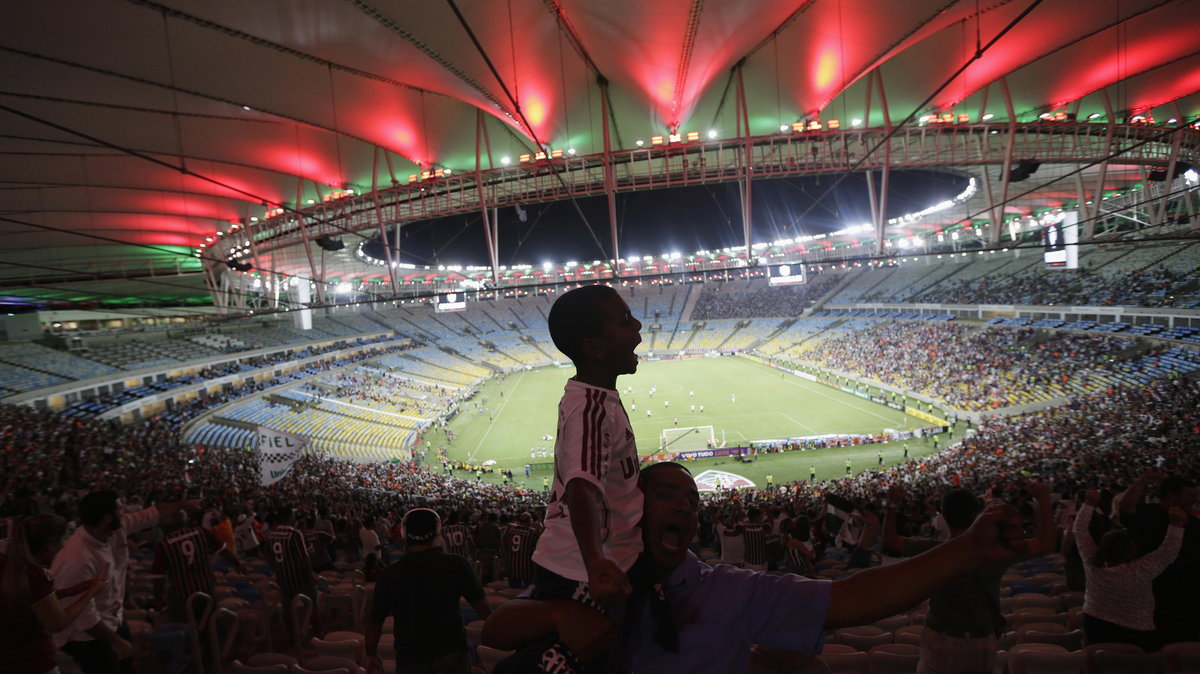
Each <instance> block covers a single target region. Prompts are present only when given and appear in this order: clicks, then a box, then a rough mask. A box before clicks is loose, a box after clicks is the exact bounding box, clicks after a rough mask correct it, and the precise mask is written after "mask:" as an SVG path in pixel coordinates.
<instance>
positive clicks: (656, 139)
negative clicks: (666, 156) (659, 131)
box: [650, 136, 663, 145]
mask: <svg viewBox="0 0 1200 674" xmlns="http://www.w3.org/2000/svg"><path fill="white" fill-rule="evenodd" d="M650 144H651V145H662V144H663V137H662V136H651V137H650Z"/></svg>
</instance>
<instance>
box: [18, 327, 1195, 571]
mask: <svg viewBox="0 0 1200 674" xmlns="http://www.w3.org/2000/svg"><path fill="white" fill-rule="evenodd" d="M1034 334H1035V333H1034V332H1033V331H1028V330H1003V331H997V330H990V331H986V332H979V333H976V332H972V331H971V329H970V328H968V327H964V326H960V325H954V324H948V325H945V324H927V323H902V322H895V323H884V324H880V325H879V326H877V327H875V328H872V329H869V330H864V331H861V332H858V333H853V334H851V335H849V336H848V337H847V338H846V339H843V340H838V341H836V342H827V343H825V344H823V345H821V346H820V347H819V348H818V349H817V350H815V351H814V352H811V353H810V356H812V357H814V358H816V357H819V358H821V359H822V362H821V364H822V366H825V367H831V368H834V369H838V370H843V371H848V372H854V373H856V374H863V375H864V376H871V377H872V378H875V379H879V380H882V381H887V382H889V383H893V384H896V385H897V386H901V387H903V388H906V389H908V390H931V391H939V390H940V391H948V392H949V393H947V394H946V400H947V401H948V402H949V401H950V396H952V395H956V393H955V391H958V392H963V391H965V393H962V394H961V395H962V397H961V398H957V399H955V400H956V401H958V402H960V403H963V402H966V403H971V402H975V403H976V404H979V403H980V402H981V401H982V403H983V404H987V402H988V401H989V400H991V399H992V398H989V397H988V396H993V395H997V393H996V389H997V387H998V383H997V382H1001V383H1002V384H1003V386H1011V387H1020V388H1031V387H1036V386H1039V385H1042V384H1043V383H1046V382H1053V381H1061V380H1062V379H1063V378H1066V379H1071V378H1072V377H1076V376H1079V375H1081V374H1082V373H1086V372H1087V371H1088V370H1089V369H1090V368H1094V367H1099V366H1101V365H1102V363H1103V361H1104V359H1105V358H1106V357H1108V356H1111V355H1112V354H1113V352H1114V350H1116V349H1119V348H1123V347H1122V346H1121V345H1119V344H1118V343H1117V342H1115V341H1113V340H1112V339H1111V338H1107V337H1101V336H1093V335H1069V336H1067V335H1061V336H1053V337H1051V338H1050V339H1049V340H1048V341H1038V342H1036V343H1027V342H1029V340H1030V339H1031V338H1032V337H1033V336H1034ZM909 355H911V358H910V357H908V356H909ZM364 357H366V356H359V357H355V359H357V360H361V359H362V358H364ZM355 359H350V360H347V361H334V362H330V363H322V364H320V365H319V366H316V368H317V370H318V371H320V370H328V369H331V368H335V367H340V366H342V365H345V364H346V363H347V362H353V361H354V360H355ZM866 364H871V366H872V367H874V368H876V369H875V370H868V369H867V368H866ZM942 370H944V372H942ZM992 373H1000V374H999V375H997V376H998V377H1003V379H988V378H987V377H989V376H991V374H992ZM976 380H979V381H982V382H983V383H984V386H985V387H986V388H981V389H978V390H974V389H971V388H969V387H970V385H971V383H972V382H973V381H976ZM277 383H279V382H278V381H264V382H258V383H255V384H253V385H245V386H237V387H231V388H229V389H227V390H225V391H223V392H221V393H218V394H216V395H213V396H211V397H209V398H206V399H200V400H196V401H193V402H191V403H188V404H183V405H179V406H177V407H176V408H174V409H173V410H171V411H169V412H166V413H163V414H160V415H158V416H155V417H153V418H151V419H148V420H146V421H145V422H144V423H142V424H139V425H136V426H120V425H117V424H113V423H108V422H102V421H99V420H95V419H72V418H67V417H64V416H63V415H59V414H54V413H48V412H42V411H37V410H33V409H30V408H25V407H11V406H0V474H3V475H6V476H8V481H7V484H5V485H3V486H2V488H3V492H2V493H0V515H4V516H9V515H26V514H32V513H48V512H53V513H57V514H60V515H62V516H63V517H64V518H65V519H68V520H75V519H76V512H75V508H76V507H77V504H78V498H79V497H80V496H81V494H82V493H84V492H87V491H94V490H99V489H114V490H117V491H119V492H120V493H121V494H122V495H123V496H124V497H125V498H126V500H127V501H128V502H130V503H132V504H139V503H145V504H149V503H154V502H157V503H170V502H180V501H183V500H185V499H192V498H204V499H206V501H207V505H208V507H209V508H211V509H212V511H213V512H214V513H216V514H215V515H214V517H223V518H228V519H230V520H235V519H242V520H244V521H249V522H253V521H254V520H255V519H256V518H261V519H264V520H265V519H266V516H265V514H266V513H269V512H272V511H276V510H279V509H289V510H290V509H296V510H298V511H299V515H300V516H299V518H298V520H297V526H298V527H299V528H301V529H303V530H305V531H307V532H309V533H311V534H313V536H312V538H313V539H314V540H320V538H321V537H320V536H318V535H317V533H318V532H321V531H329V532H332V533H331V535H330V537H329V540H330V546H329V549H328V550H325V551H324V553H323V554H324V557H322V556H320V555H321V554H322V553H321V551H320V550H319V549H318V550H316V552H315V553H314V562H313V563H314V566H315V567H318V566H325V565H332V563H333V561H334V559H335V556H336V555H337V554H338V553H337V551H340V554H341V555H342V556H343V558H344V559H355V558H357V557H359V556H363V555H365V554H368V551H366V550H364V549H363V548H362V543H361V541H363V540H365V539H364V536H363V535H362V531H361V529H363V528H367V527H370V528H373V529H376V530H378V532H379V534H380V535H381V537H382V538H384V539H386V537H387V536H389V535H392V536H393V538H395V533H394V531H393V526H394V525H395V523H396V522H397V521H398V520H399V517H400V515H401V514H402V513H403V512H404V511H406V510H407V509H409V508H411V507H414V506H424V507H430V508H433V509H436V510H439V511H441V512H442V513H443V514H445V515H446V516H447V520H448V521H450V520H453V521H455V522H461V523H463V524H464V525H466V526H468V527H469V529H470V530H471V531H472V532H473V533H474V535H475V539H476V540H475V541H474V544H475V546H476V547H477V548H478V549H479V550H480V551H481V554H480V558H481V559H483V558H486V557H487V553H488V552H489V551H495V550H497V549H498V545H499V543H498V541H499V531H500V526H501V525H502V524H504V523H505V522H508V521H512V520H518V519H519V518H520V516H521V514H522V513H530V512H531V513H533V514H534V517H535V518H536V517H537V515H538V513H539V510H540V509H541V507H542V506H544V505H545V502H544V500H545V495H544V494H543V493H541V492H537V491H529V490H524V489H521V488H518V487H515V486H510V485H493V484H486V483H481V482H478V481H476V480H471V479H468V480H461V479H458V478H457V477H455V476H454V475H453V474H445V473H442V472H439V471H436V470H434V469H431V468H429V467H427V466H424V465H421V464H420V463H417V462H399V461H398V462H391V463H373V464H362V463H351V462H346V461H341V460H337V459H334V458H330V457H328V456H324V455H320V454H310V455H307V456H304V457H303V458H301V459H300V460H299V461H298V462H297V463H296V464H295V466H293V468H292V471H291V474H290V475H289V476H288V477H287V478H286V479H284V480H283V481H280V482H278V483H277V484H275V485H272V486H270V487H262V486H260V481H259V477H260V476H259V468H258V461H257V456H256V455H255V454H254V453H253V452H252V451H248V450H245V449H219V448H205V447H193V446H188V445H187V444H185V443H183V442H182V441H181V439H180V430H181V428H182V426H183V424H184V423H186V421H187V420H189V419H191V418H194V417H195V416H196V415H197V414H200V413H202V412H203V411H205V410H207V409H210V408H211V407H212V406H214V405H219V404H222V403H224V402H227V401H229V400H233V399H236V398H238V397H241V396H244V395H247V394H250V393H253V392H254V391H256V390H261V389H263V388H266V387H269V386H273V385H276V384H277ZM333 383H335V384H336V385H335V386H334V390H336V391H337V392H338V393H339V394H340V395H344V396H351V397H352V396H365V398H364V401H369V400H370V399H371V397H372V396H375V395H378V394H379V392H378V391H375V390H374V389H372V388H370V386H368V385H367V384H366V383H364V381H363V380H361V379H359V378H356V376H355V375H353V374H345V375H335V376H334V379H333ZM964 387H967V388H964ZM427 393H430V394H431V395H432V394H437V393H438V391H437V390H436V387H435V389H434V390H429V391H427ZM973 396H983V397H982V398H980V399H978V400H976V398H975V397H973ZM1198 435H1200V382H1197V381H1195V380H1190V379H1185V378H1176V379H1169V380H1168V379H1161V380H1155V381H1152V382H1150V383H1149V384H1147V385H1146V386H1140V387H1134V386H1124V385H1115V386H1112V387H1110V388H1106V389H1102V390H1098V391H1094V392H1092V393H1088V394H1086V395H1076V396H1072V397H1070V398H1069V399H1068V400H1067V401H1066V403H1065V404H1063V405H1061V406H1058V407H1053V408H1050V409H1046V410H1043V411H1039V412H1035V413H1030V414H1025V415H1021V416H1013V417H999V416H995V417H985V418H984V420H983V421H982V422H980V423H979V424H977V425H976V426H975V427H974V428H972V429H971V430H970V431H969V432H968V433H967V434H966V436H965V437H963V438H962V440H961V441H960V442H959V443H957V444H954V445H952V446H950V447H947V448H946V449H944V450H943V451H942V452H940V453H938V454H935V455H932V456H927V457H922V458H917V459H912V460H909V461H906V462H903V463H901V464H899V465H895V466H892V467H889V468H886V469H881V470H869V471H866V472H863V473H860V474H858V475H855V476H850V477H846V478H844V479H838V480H830V481H825V482H820V483H817V482H813V481H808V480H805V479H803V476H798V475H797V476H781V477H783V479H781V480H779V482H778V483H777V484H772V485H771V487H770V488H769V489H761V490H748V491H747V490H722V491H717V492H714V493H708V494H706V495H705V496H704V497H703V499H702V501H701V504H700V522H701V528H700V536H699V540H698V541H696V542H695V543H696V546H697V547H700V546H703V547H710V548H716V549H720V547H721V537H720V532H721V531H722V530H723V529H729V528H730V527H734V528H736V527H737V526H738V525H739V524H740V523H742V522H743V521H744V522H746V523H750V524H752V525H755V526H752V527H747V530H756V531H762V532H769V533H765V534H764V535H763V536H761V537H753V538H755V540H753V541H752V540H751V538H752V537H745V536H744V535H743V554H744V555H745V557H744V559H743V561H744V563H747V564H750V563H751V560H750V556H751V551H750V550H749V549H747V548H746V547H745V546H749V545H751V544H753V545H756V546H757V545H759V544H760V543H759V541H758V540H757V539H758V538H761V545H762V546H764V547H765V550H764V551H762V554H760V553H759V551H757V550H756V551H754V561H753V562H752V563H753V564H754V565H755V566H759V565H764V566H765V565H769V566H775V567H778V568H785V569H791V570H795V571H800V572H804V573H812V572H813V571H814V569H815V565H816V564H817V563H819V562H820V560H821V556H822V554H823V550H824V549H825V548H827V547H829V546H834V545H838V544H839V538H840V539H841V540H840V544H844V545H846V546H847V547H849V548H855V546H856V543H857V544H861V543H862V541H863V540H864V539H863V538H862V535H863V533H865V532H868V531H869V532H871V535H872V536H874V535H875V534H877V533H878V526H879V522H878V517H877V515H876V514H875V513H876V512H877V511H878V510H879V509H880V508H881V506H882V504H883V501H884V498H885V494H886V493H887V491H888V489H889V488H890V487H893V486H897V485H902V486H903V487H904V490H905V491H906V492H907V494H908V495H909V498H908V499H907V500H906V501H905V502H904V504H903V507H902V509H901V511H900V513H899V514H898V515H899V517H900V518H901V523H900V525H899V526H900V529H901V531H903V532H904V533H905V534H906V535H907V534H918V533H927V534H929V535H931V536H933V537H937V536H939V535H942V532H940V531H939V530H938V525H937V524H936V516H935V515H936V510H937V498H938V497H939V496H940V495H941V494H942V493H944V492H945V491H946V490H947V489H950V488H953V487H961V488H965V489H967V490H969V491H971V492H973V493H975V494H979V495H991V496H994V497H998V498H1005V499H1006V500H1009V501H1010V502H1013V503H1015V504H1016V505H1017V506H1018V509H1020V510H1021V511H1022V512H1024V513H1025V514H1026V515H1027V517H1031V516H1032V513H1033V504H1032V498H1031V494H1030V492H1029V491H1028V490H1027V489H1026V484H1027V483H1028V482H1029V481H1030V480H1031V479H1034V478H1036V479H1038V480H1041V481H1043V482H1046V483H1048V484H1049V485H1052V487H1053V490H1054V492H1055V494H1056V495H1057V496H1056V498H1057V499H1058V500H1059V501H1060V504H1059V511H1058V512H1059V514H1060V516H1062V518H1063V521H1064V522H1065V518H1067V517H1069V516H1070V515H1071V514H1072V513H1073V512H1074V511H1075V508H1076V507H1077V506H1079V505H1080V504H1081V502H1082V494H1083V492H1084V491H1085V490H1087V489H1093V488H1096V487H1100V488H1102V490H1106V491H1107V494H1108V500H1111V496H1112V495H1113V494H1116V493H1119V492H1121V491H1123V490H1125V489H1127V488H1129V487H1130V486H1131V485H1134V484H1136V483H1137V481H1138V480H1139V479H1140V478H1142V477H1143V476H1144V474H1145V473H1146V472H1147V471H1148V470H1152V469H1159V470H1162V471H1164V472H1169V473H1170V474H1173V475H1179V476H1193V477H1194V476H1196V475H1197V474H1198V473H1200V455H1197V453H1196V452H1195V451H1194V447H1195V440H1196V437H1197V436H1198ZM868 451H871V450H868ZM831 504H835V505H837V506H838V509H840V510H844V511H846V512H848V513H849V512H854V511H857V513H855V514H850V515H846V516H845V521H846V522H853V523H856V524H857V525H858V532H857V534H855V535H854V536H852V537H850V538H845V537H844V536H843V530H842V529H841V528H839V527H830V526H829V525H828V522H829V518H830V515H829V514H827V513H829V512H830V509H829V506H830V505H831ZM1111 510H1112V511H1113V512H1114V513H1115V512H1116V510H1117V506H1116V505H1113V506H1112V508H1111ZM718 524H721V526H720V527H718V526H717V525H718ZM1063 528H1064V529H1065V528H1066V526H1063ZM851 529H853V527H851ZM793 539H794V541H793ZM317 547H318V548H319V547H320V546H317ZM860 547H861V545H860ZM760 560H761V561H760ZM868 563H869V562H868ZM481 568H483V569H484V574H485V576H486V575H488V574H491V573H494V570H493V569H488V568H487V567H486V566H484V567H481Z"/></svg>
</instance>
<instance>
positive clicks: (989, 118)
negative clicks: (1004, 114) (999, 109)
mask: <svg viewBox="0 0 1200 674" xmlns="http://www.w3.org/2000/svg"><path fill="white" fill-rule="evenodd" d="M995 117H996V116H995V115H993V114H992V113H990V112H989V113H987V114H986V115H984V116H983V117H980V119H982V120H983V121H985V122H990V121H992V120H993V119H994V118H995Z"/></svg>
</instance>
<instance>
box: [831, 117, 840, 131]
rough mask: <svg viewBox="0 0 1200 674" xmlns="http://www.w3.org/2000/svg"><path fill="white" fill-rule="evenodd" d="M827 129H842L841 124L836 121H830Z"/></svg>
mask: <svg viewBox="0 0 1200 674" xmlns="http://www.w3.org/2000/svg"><path fill="white" fill-rule="evenodd" d="M829 128H830V129H840V128H842V123H841V122H839V121H838V120H836V119H831V120H829Z"/></svg>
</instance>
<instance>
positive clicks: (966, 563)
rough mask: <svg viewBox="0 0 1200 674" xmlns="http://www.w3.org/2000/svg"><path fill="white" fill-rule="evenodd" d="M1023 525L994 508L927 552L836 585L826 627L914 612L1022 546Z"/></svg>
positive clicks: (1007, 510)
mask: <svg viewBox="0 0 1200 674" xmlns="http://www.w3.org/2000/svg"><path fill="white" fill-rule="evenodd" d="M1021 544H1022V540H1021V520H1020V517H1019V516H1018V514H1017V511H1016V510H1015V509H1014V508H1013V507H1012V506H1009V505H1005V504H994V505H991V506H988V508H987V509H986V510H984V511H983V513H981V514H980V515H979V517H978V518H976V520H975V523H974V524H972V525H971V528H970V529H968V530H967V531H966V533H964V534H963V535H961V536H957V537H955V538H953V539H951V540H949V541H947V542H945V543H942V544H941V545H939V546H937V547H935V548H933V549H931V550H928V551H927V552H925V553H923V554H921V555H917V556H916V557H911V558H909V559H906V560H904V561H902V562H899V563H896V564H891V565H888V566H881V567H876V568H873V569H867V570H865V571H861V572H859V573H856V574H854V575H853V576H850V577H849V578H845V579H843V580H839V581H835V582H834V583H833V589H832V593H831V596H830V599H829V612H828V613H827V614H826V616H825V627H826V628H836V627H848V626H852V625H864V624H868V623H871V622H874V621H876V620H879V619H881V618H886V617H888V616H890V615H895V614H896V613H899V612H901V611H905V610H908V609H910V608H912V607H913V606H915V605H916V604H917V603H919V602H921V601H922V600H924V599H926V598H927V597H929V596H930V595H932V594H933V593H934V592H937V591H938V590H941V589H942V588H944V587H946V586H948V585H950V584H951V583H953V582H954V581H955V580H957V579H958V578H960V577H961V576H962V575H963V574H965V573H967V572H969V571H973V570H974V569H976V568H978V567H979V566H980V565H981V564H983V563H985V562H988V561H999V560H1003V559H1008V558H1009V557H1011V556H1013V554H1014V553H1015V551H1016V550H1017V549H1019V548H1020V547H1021Z"/></svg>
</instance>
